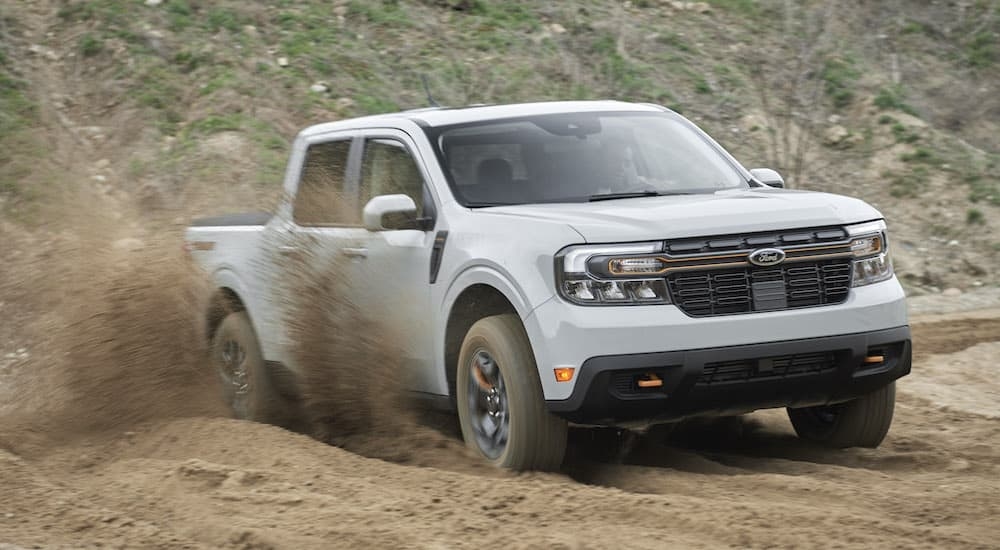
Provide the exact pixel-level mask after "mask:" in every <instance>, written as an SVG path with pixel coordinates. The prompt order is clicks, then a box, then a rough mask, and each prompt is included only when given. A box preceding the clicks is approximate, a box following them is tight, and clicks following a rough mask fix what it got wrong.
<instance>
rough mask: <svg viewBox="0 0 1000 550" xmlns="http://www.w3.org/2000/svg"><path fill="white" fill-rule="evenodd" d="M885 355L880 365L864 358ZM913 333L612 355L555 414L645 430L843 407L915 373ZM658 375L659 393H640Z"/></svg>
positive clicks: (583, 374)
mask: <svg viewBox="0 0 1000 550" xmlns="http://www.w3.org/2000/svg"><path fill="white" fill-rule="evenodd" d="M873 355H880V356H882V357H884V360H883V361H882V362H880V363H877V364H874V363H866V362H865V358H866V357H869V356H873ZM910 361H911V344H910V328H909V326H900V327H896V328H892V329H886V330H878V331H873V332H861V333H855V334H846V335H839V336H829V337H821V338H807V339H800V340H787V341H781V342H769V343H764V344H747V345H739V346H728V347H714V348H703V349H691V350H685V351H668V352H658V353H638V354H628V355H607V356H599V357H593V358H590V359H588V360H587V361H585V362H584V363H583V365H581V367H580V369H579V372H578V375H577V382H576V385H575V386H574V388H573V392H572V394H571V395H570V396H569V398H567V399H559V400H548V401H546V403H547V405H548V408H549V410H550V411H552V412H553V413H555V414H557V415H559V416H562V417H564V418H566V419H568V420H569V421H571V422H576V423H580V424H599V425H618V426H630V425H643V424H652V423H656V422H669V421H673V420H678V419H681V418H685V417H689V416H700V415H725V414H741V413H745V412H749V411H752V410H756V409H764V408H775V407H804V406H811V405H823V404H829V403H837V402H843V401H847V400H850V399H853V398H855V397H859V396H861V395H864V394H867V393H870V392H873V391H875V390H877V389H879V388H881V387H883V386H885V385H887V384H889V383H890V382H892V381H893V380H896V379H897V378H899V377H901V376H904V375H906V374H908V373H909V372H910ZM650 374H654V375H655V376H656V377H657V378H660V379H661V380H662V386H660V387H639V386H638V385H637V383H636V382H637V380H639V379H648V378H649V375H650Z"/></svg>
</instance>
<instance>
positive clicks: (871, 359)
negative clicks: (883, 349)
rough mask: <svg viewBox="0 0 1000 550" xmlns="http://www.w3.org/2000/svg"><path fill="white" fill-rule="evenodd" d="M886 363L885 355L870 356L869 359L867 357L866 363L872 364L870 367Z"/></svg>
mask: <svg viewBox="0 0 1000 550" xmlns="http://www.w3.org/2000/svg"><path fill="white" fill-rule="evenodd" d="M884 361H885V356H884V355H869V356H868V357H865V363H867V364H870V365H873V364H876V363H882V362H884Z"/></svg>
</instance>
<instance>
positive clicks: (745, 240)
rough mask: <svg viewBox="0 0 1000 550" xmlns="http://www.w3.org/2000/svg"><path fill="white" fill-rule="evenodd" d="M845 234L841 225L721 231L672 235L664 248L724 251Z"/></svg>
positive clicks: (817, 240) (822, 239)
mask: <svg viewBox="0 0 1000 550" xmlns="http://www.w3.org/2000/svg"><path fill="white" fill-rule="evenodd" d="M846 238H847V231H845V230H844V229H843V228H842V227H836V226H833V227H815V228H810V229H788V230H785V231H764V232H760V233H744V234H737V235H719V236H715V237H700V238H686V239H672V240H670V241H667V243H666V246H664V251H666V252H668V253H671V254H696V253H707V252H725V251H731V250H734V251H735V250H753V249H755V248H762V247H767V246H779V247H780V246H791V245H806V244H827V243H831V242H837V241H842V240H844V239H846Z"/></svg>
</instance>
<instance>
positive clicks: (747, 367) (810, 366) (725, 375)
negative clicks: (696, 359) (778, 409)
mask: <svg viewBox="0 0 1000 550" xmlns="http://www.w3.org/2000/svg"><path fill="white" fill-rule="evenodd" d="M836 366H837V358H836V354H835V352H832V351H827V352H820V353H801V354H797V355H782V356H779V357H766V358H761V359H739V360H736V361H719V362H716V363H706V364H705V368H704V369H703V370H702V372H701V376H700V377H698V381H697V382H696V384H697V385H699V386H708V385H711V384H725V383H727V382H745V381H748V380H760V379H768V378H787V377H790V376H800V375H809V374H822V373H825V372H829V371H831V370H833V369H834V368H836Z"/></svg>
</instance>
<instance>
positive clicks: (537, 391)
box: [456, 314, 567, 470]
mask: <svg viewBox="0 0 1000 550" xmlns="http://www.w3.org/2000/svg"><path fill="white" fill-rule="evenodd" d="M457 378H458V380H457V381H456V385H457V388H456V389H457V393H458V417H459V420H460V423H461V425H462V437H463V439H465V442H466V444H467V445H468V446H469V447H470V448H471V449H473V450H474V451H477V452H478V453H479V454H481V455H482V456H483V457H485V458H486V459H487V460H488V461H489V462H491V463H493V464H494V465H496V466H499V467H501V468H508V469H511V470H554V469H557V468H558V467H559V466H560V465H561V464H562V460H563V456H564V455H565V453H566V438H567V426H566V421H564V420H562V419H560V418H558V417H556V416H554V415H552V414H551V413H550V412H549V411H548V409H546V407H545V400H544V397H543V395H542V385H541V381H540V380H539V378H538V369H537V367H536V366H535V358H534V354H533V353H532V351H531V344H530V342H529V341H528V336H527V334H525V332H524V327H523V326H522V325H521V320H520V319H519V318H518V317H517V316H516V315H513V314H504V315H495V316H492V317H486V318H483V319H480V320H479V321H477V322H476V323H475V324H474V325H472V328H470V329H469V332H468V333H467V334H466V336H465V341H464V342H463V343H462V350H461V353H460V354H459V358H458V376H457Z"/></svg>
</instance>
